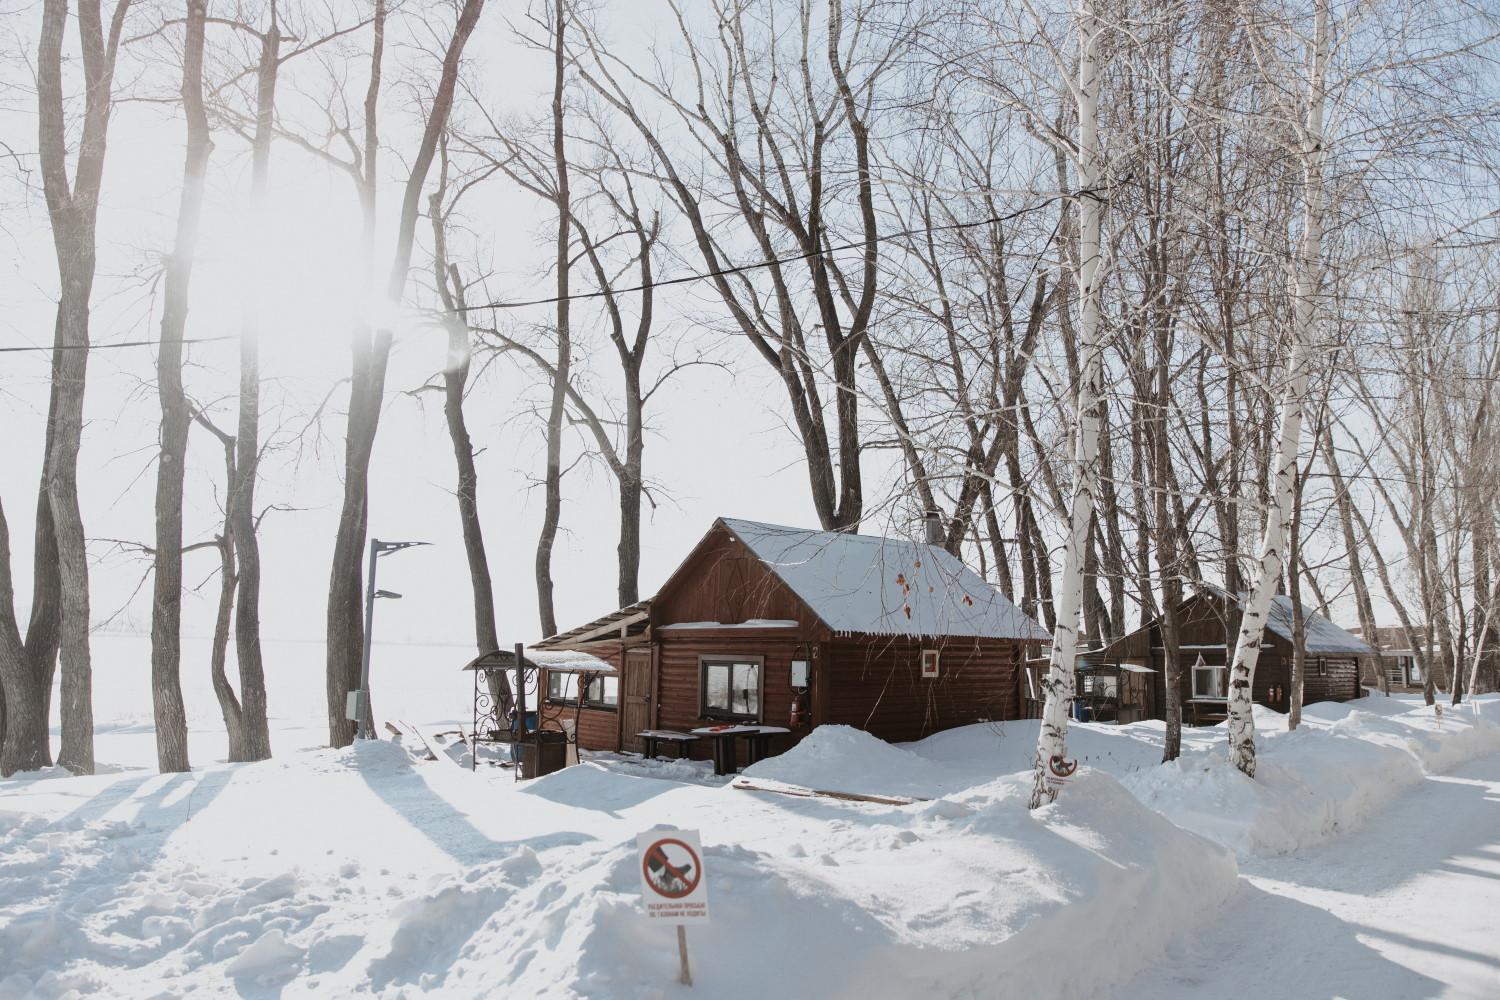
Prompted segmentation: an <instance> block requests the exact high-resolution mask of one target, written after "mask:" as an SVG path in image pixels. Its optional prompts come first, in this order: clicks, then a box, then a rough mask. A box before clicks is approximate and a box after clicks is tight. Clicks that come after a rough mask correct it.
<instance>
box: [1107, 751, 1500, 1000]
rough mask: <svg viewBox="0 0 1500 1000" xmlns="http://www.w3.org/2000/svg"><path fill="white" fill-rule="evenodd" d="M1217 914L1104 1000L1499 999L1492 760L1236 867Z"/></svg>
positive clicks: (1499, 823)
mask: <svg viewBox="0 0 1500 1000" xmlns="http://www.w3.org/2000/svg"><path fill="white" fill-rule="evenodd" d="M1241 872H1242V874H1243V878H1242V883H1243V884H1242V887H1241V889H1240V891H1239V892H1238V893H1237V894H1236V895H1235V896H1234V897H1233V898H1232V899H1231V900H1230V901H1229V903H1228V904H1227V905H1226V906H1225V907H1224V909H1223V911H1222V914H1221V916H1220V917H1219V918H1218V919H1216V920H1213V921H1209V922H1206V923H1205V924H1203V925H1202V926H1201V927H1199V928H1198V929H1197V930H1195V931H1194V932H1193V933H1191V934H1188V935H1184V936H1183V937H1181V938H1179V939H1178V940H1177V941H1176V942H1174V943H1173V945H1172V947H1171V949H1170V953H1169V955H1168V958H1167V960H1166V961H1165V962H1162V963H1159V964H1157V965H1155V966H1153V967H1152V968H1151V969H1150V970H1148V971H1147V972H1146V973H1144V974H1142V975H1140V976H1139V977H1137V978H1136V979H1134V980H1132V981H1130V982H1129V983H1127V984H1125V985H1124V986H1122V987H1120V988H1119V989H1118V990H1117V991H1115V992H1114V993H1113V994H1112V995H1113V997H1115V998H1116V1000H1136V998H1146V997H1149V998H1152V1000H1178V998H1182V1000H1187V998H1196V997H1203V996H1207V995H1214V996H1223V995H1225V994H1226V992H1228V991H1226V990H1225V989H1224V988H1223V985H1222V984H1224V983H1230V982H1234V983H1243V984H1253V985H1254V991H1253V995H1254V996H1257V997H1349V998H1353V1000H1371V998H1375V1000H1390V998H1397V997H1399V998H1407V997H1413V998H1415V997H1449V998H1465V1000H1494V998H1495V997H1500V754H1489V755H1487V756H1484V757H1481V758H1479V759H1477V760H1473V761H1470V762H1468V763H1466V764H1462V765H1460V766H1458V767H1456V768H1455V769H1454V770H1452V771H1451V772H1449V773H1448V774H1445V775H1428V776H1427V777H1426V778H1425V779H1423V781H1422V783H1421V785H1420V787H1418V788H1416V789H1414V790H1411V791H1410V792H1409V794H1406V795H1403V796H1401V797H1400V798H1398V799H1396V800H1395V801H1394V802H1392V803H1391V804H1390V806H1389V808H1387V809H1385V810H1384V811H1382V812H1380V813H1379V814H1378V815H1376V816H1373V817H1371V819H1370V820H1369V822H1368V823H1367V824H1366V825H1365V826H1364V827H1363V828H1362V829H1360V830H1359V831H1357V832H1355V833H1353V834H1351V835H1350V836H1347V837H1340V838H1338V839H1337V840H1333V841H1330V842H1328V843H1326V844H1324V845H1322V846H1320V847H1316V848H1312V849H1310V850H1308V851H1306V852H1303V853H1300V854H1298V855H1297V856H1296V857H1277V858H1265V859H1252V860H1249V861H1245V862H1242V864H1241Z"/></svg>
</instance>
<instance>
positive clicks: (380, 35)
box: [326, 0, 484, 747]
mask: <svg viewBox="0 0 1500 1000" xmlns="http://www.w3.org/2000/svg"><path fill="white" fill-rule="evenodd" d="M483 9H484V0H464V3H463V7H462V9H461V10H460V11H459V15H458V22H457V23H456V24H455V25H454V28H453V35H452V37H451V38H450V39H449V42H448V46H447V50H446V51H445V53H444V56H443V68H442V72H441V74H440V76H439V78H438V85H437V88H436V90H435V91H434V93H433V97H432V104H431V106H430V108H429V110H428V113H427V122H426V126H425V128H424V129H423V132H422V139H421V143H420V145H419V146H418V149H417V154H416V156H415V157H414V158H413V160H412V166H411V170H410V173H409V174H408V175H407V179H406V186H405V190H404V192H403V194H402V200H401V212H400V216H399V217H398V219H397V231H396V247H395V253H394V254H393V255H392V260H391V268H390V271H389V272H388V275H387V279H386V287H385V294H384V302H385V304H386V305H387V306H388V307H390V308H391V309H395V308H396V307H397V306H399V304H400V302H401V300H402V298H403V296H404V293H405V290H406V281H407V278H408V277H409V275H410V272H411V257H412V250H413V245H414V242H415V239H416V226H417V214H418V210H419V208H420V203H421V195H422V188H423V187H424V186H425V185H426V181H427V172H428V170H429V169H430V168H431V166H432V161H433V158H434V157H435V156H436V155H437V145H438V138H439V136H441V135H442V134H443V132H444V131H445V130H446V129H447V127H448V116H449V114H450V113H451V111H452V109H453V92H454V89H455V87H456V86H457V80H458V67H459V61H460V60H461V58H462V57H463V50H464V46H465V44H466V43H467V42H468V40H469V36H470V35H471V34H473V31H474V26H475V24H477V23H478V21H479V15H480V13H481V12H482V11H483ZM385 15H386V7H385V0H376V4H375V25H374V26H375V44H374V49H373V52H372V58H371V70H370V83H369V87H368V89H367V90H366V94H365V127H366V132H365V153H364V156H363V160H362V165H363V170H364V177H363V183H362V186H361V199H362V203H363V205H364V216H365V228H366V245H367V246H371V247H372V246H373V241H374V221H375V173H374V169H375V156H376V153H377V151H378V148H379V147H378V143H377V141H376V130H375V129H376V126H375V114H376V107H375V106H376V102H377V98H378V96H379V92H380V73H381V70H380V66H381V57H382V53H383V50H384V44H385V42H384V39H385ZM373 334H374V335H373V337H372V336H371V330H370V328H369V327H368V326H361V327H359V328H357V329H356V330H355V332H354V337H353V344H352V350H351V353H352V355H353V373H352V374H353V377H352V379H351V384H350V389H349V417H348V428H347V431H346V433H345V438H344V501H343V504H342V506H341V507H340V510H339V526H338V533H337V535H336V536H335V538H334V547H333V565H332V568H331V572H330V574H329V586H328V618H327V620H328V660H327V677H326V691H327V695H328V706H327V707H328V739H329V744H330V745H331V746H335V747H339V746H348V745H349V744H350V743H351V742H353V740H354V732H355V724H354V723H353V722H352V721H350V720H347V719H345V718H344V701H345V697H346V696H347V694H348V692H350V691H353V690H356V689H357V688H358V686H359V674H360V660H361V658H362V656H363V653H364V607H363V601H362V598H363V594H362V591H363V589H364V586H363V585H364V578H363V575H362V573H363V566H362V558H361V557H362V556H363V555H364V549H365V536H366V533H367V530H368V526H369V476H370V457H371V455H372V454H373V452H374V448H375V432H376V430H377V429H378V427H379V424H380V408H381V403H382V401H383V398H384V394H385V372H386V363H387V361H388V360H389V358H390V350H391V336H392V333H391V330H390V329H388V328H385V327H380V328H377V329H375V330H374V331H373ZM373 723H374V712H373V710H372V709H371V707H370V701H369V700H368V699H367V700H366V703H365V725H366V728H367V731H373V729H374V724H373Z"/></svg>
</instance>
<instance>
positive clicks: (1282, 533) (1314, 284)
mask: <svg viewBox="0 0 1500 1000" xmlns="http://www.w3.org/2000/svg"><path fill="white" fill-rule="evenodd" d="M1328 44H1329V43H1328V0H1319V3H1318V7H1317V14H1316V25H1315V27H1314V37H1313V45H1312V52H1311V60H1310V61H1311V66H1310V67H1309V69H1310V78H1309V87H1308V97H1307V107H1306V109H1305V115H1304V118H1303V121H1302V122H1300V123H1299V124H1300V129H1299V131H1300V132H1301V134H1300V136H1299V146H1300V149H1299V157H1300V159H1301V161H1302V187H1303V197H1302V236H1301V238H1300V239H1299V240H1298V241H1297V247H1296V250H1295V253H1294V257H1293V261H1292V269H1293V273H1292V289H1291V293H1292V347H1291V355H1290V357H1289V358H1288V360H1287V382H1286V388H1285V389H1284V390H1283V392H1282V399H1281V420H1280V426H1279V428H1278V431H1277V442H1276V466H1275V483H1274V486H1273V489H1272V496H1271V506H1270V509H1268V510H1267V511H1266V527H1265V533H1264V535H1263V536H1262V537H1261V546H1260V561H1259V563H1258V564H1257V567H1256V571H1255V576H1254V580H1253V583H1252V586H1251V588H1250V596H1249V599H1248V600H1246V601H1245V602H1244V607H1243V612H1244V613H1243V616H1242V618H1241V620H1240V632H1239V638H1238V639H1237V641H1236V642H1235V648H1234V660H1233V661H1232V666H1231V667H1230V671H1229V760H1230V762H1231V763H1232V764H1234V766H1235V767H1237V768H1239V769H1240V770H1241V771H1242V772H1244V773H1245V774H1246V775H1247V776H1249V777H1252V778H1253V777H1255V718H1254V714H1253V713H1254V709H1253V701H1252V697H1251V692H1252V690H1253V684H1254V682H1255V665H1256V663H1257V662H1258V661H1259V659H1260V648H1261V640H1262V637H1263V635H1264V632H1265V624H1266V616H1267V614H1268V613H1269V612H1270V609H1271V597H1272V595H1273V594H1274V593H1275V589H1276V580H1277V578H1278V577H1279V576H1280V574H1281V570H1282V566H1283V565H1284V562H1285V558H1284V557H1285V550H1286V545H1287V540H1288V538H1289V536H1290V529H1291V521H1292V505H1293V504H1294V503H1295V502H1296V497H1295V492H1296V475H1297V455H1298V451H1299V445H1300V442H1301V437H1302V411H1303V407H1304V400H1305V399H1306V397H1307V383H1308V378H1309V374H1310V371H1309V369H1310V362H1311V343H1312V337H1313V327H1314V324H1315V323H1316V320H1317V316H1316V309H1317V304H1316V296H1317V294H1318V286H1319V285H1320V284H1321V269H1320V264H1319V256H1320V254H1321V251H1322V244H1323V162H1324V159H1325V158H1326V155H1327V151H1326V147H1325V146H1324V142H1323V107H1324V103H1325V97H1326V95H1325V84H1326V77H1327V73H1328Z"/></svg>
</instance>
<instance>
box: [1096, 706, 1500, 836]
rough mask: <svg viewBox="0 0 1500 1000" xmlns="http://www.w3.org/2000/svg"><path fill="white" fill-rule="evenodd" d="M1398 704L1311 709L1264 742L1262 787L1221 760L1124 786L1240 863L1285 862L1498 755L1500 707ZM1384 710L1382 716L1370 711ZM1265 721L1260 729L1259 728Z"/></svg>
mask: <svg viewBox="0 0 1500 1000" xmlns="http://www.w3.org/2000/svg"><path fill="white" fill-rule="evenodd" d="M1393 700H1394V699H1387V698H1367V699H1360V700H1359V701H1354V702H1345V703H1343V704H1335V703H1324V704H1320V705H1314V706H1310V707H1309V708H1308V710H1307V711H1306V712H1305V713H1304V716H1303V720H1304V724H1303V725H1302V726H1301V727H1300V728H1298V729H1297V730H1296V731H1295V732H1287V731H1286V729H1285V719H1284V718H1283V719H1282V720H1281V726H1280V729H1279V731H1278V730H1274V729H1272V730H1269V731H1268V730H1267V729H1264V728H1262V729H1260V731H1259V733H1258V745H1257V752H1258V756H1257V761H1256V777H1255V779H1254V780H1253V781H1252V780H1251V779H1249V778H1246V777H1245V776H1244V775H1243V774H1241V773H1240V772H1239V771H1237V770H1236V769H1234V768H1233V767H1231V766H1230V765H1229V763H1228V760H1227V758H1226V756H1225V754H1224V753H1223V752H1222V751H1210V752H1196V753H1185V754H1184V755H1183V756H1182V757H1181V758H1179V759H1178V760H1177V761H1175V762H1174V763H1172V764H1169V765H1165V766H1162V767H1158V768H1153V769H1151V770H1149V771H1140V772H1136V773H1133V774H1128V775H1125V776H1124V777H1123V779H1122V780H1123V783H1124V785H1125V787H1126V788H1127V789H1129V790H1130V791H1131V792H1132V793H1133V794H1134V795H1135V796H1136V797H1137V798H1139V799H1140V800H1141V802H1143V803H1144V804H1145V805H1147V806H1149V807H1150V808H1152V809H1154V810H1156V811H1157V812H1160V813H1161V814H1163V815H1164V816H1166V817H1167V818H1169V819H1171V820H1172V821H1173V822H1174V823H1176V824H1178V825H1179V826H1182V827H1184V828H1186V829H1189V830H1192V831H1194V832H1196V833H1200V834H1202V835H1203V836H1205V837H1208V838H1210V839H1212V840H1214V841H1216V842H1218V843H1220V844H1223V845H1224V846H1226V847H1229V848H1230V849H1232V850H1234V851H1236V852H1237V853H1239V854H1242V855H1243V854H1286V853H1290V852H1292V851H1296V850H1299V849H1301V848H1304V847H1308V846H1311V845H1313V844H1316V843H1318V842H1320V841H1322V840H1325V839H1327V838H1328V837H1332V836H1337V835H1339V834H1341V833H1345V832H1347V831H1349V830H1351V829H1353V828H1354V827H1356V826H1358V825H1359V824H1361V823H1362V822H1364V820H1365V818H1366V817H1368V816H1369V815H1370V814H1372V813H1374V812H1376V811H1377V810H1379V809H1381V808H1383V807H1384V806H1385V805H1386V804H1387V803H1389V802H1390V801H1391V799H1393V798H1395V797H1396V796H1397V795H1399V794H1400V793H1401V792H1402V791H1404V790H1406V789H1408V788H1410V787H1411V786H1413V785H1415V784H1417V783H1418V782H1420V781H1421V780H1422V778H1423V776H1424V775H1426V774H1429V773H1434V772H1439V771H1444V770H1447V769H1449V768H1452V767H1455V766H1457V765H1458V764H1460V763H1463V762H1464V761H1466V760H1470V759H1472V758H1473V757H1476V756H1478V755H1480V754H1484V753H1492V752H1496V751H1500V725H1497V724H1496V721H1494V720H1493V719H1492V718H1491V717H1493V716H1500V700H1496V699H1494V698H1481V699H1478V700H1476V701H1475V702H1473V703H1471V704H1470V705H1466V706H1464V707H1461V708H1459V709H1457V710H1454V709H1450V708H1444V709H1443V712H1442V715H1441V716H1439V715H1438V714H1437V713H1436V712H1434V710H1433V709H1432V708H1428V707H1425V706H1423V707H1419V708H1411V707H1410V706H1409V704H1408V707H1406V709H1405V710H1403V711H1399V712H1395V711H1393V710H1392V709H1393V707H1394V706H1392V705H1391V704H1390V703H1391V702H1392V701H1393ZM1372 709H1376V710H1378V711H1379V713H1380V714H1377V711H1372ZM1258 721H1259V720H1258Z"/></svg>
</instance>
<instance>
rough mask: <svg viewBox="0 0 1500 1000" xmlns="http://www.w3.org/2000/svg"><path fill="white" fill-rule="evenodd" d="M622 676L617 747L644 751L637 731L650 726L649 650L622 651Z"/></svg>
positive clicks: (636, 751) (639, 751) (634, 751)
mask: <svg viewBox="0 0 1500 1000" xmlns="http://www.w3.org/2000/svg"><path fill="white" fill-rule="evenodd" d="M623 670H624V676H622V677H621V678H620V747H621V748H622V749H624V750H628V751H630V752H632V753H643V752H644V751H645V746H644V745H643V743H642V741H641V739H640V737H638V736H636V733H638V732H640V731H641V730H643V729H650V728H651V651H650V650H649V649H631V650H627V651H626V653H625V660H624V666H623Z"/></svg>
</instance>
